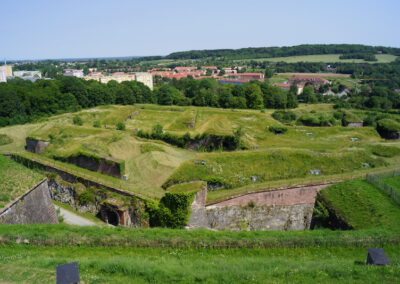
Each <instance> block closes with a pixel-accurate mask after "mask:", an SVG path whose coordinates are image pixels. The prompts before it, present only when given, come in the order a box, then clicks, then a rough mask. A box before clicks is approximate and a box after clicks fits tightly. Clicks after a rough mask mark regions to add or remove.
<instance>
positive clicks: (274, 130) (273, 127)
mask: <svg viewBox="0 0 400 284" xmlns="http://www.w3.org/2000/svg"><path fill="white" fill-rule="evenodd" d="M268 130H269V131H270V132H272V133H275V134H283V133H286V132H287V131H288V128H287V127H286V126H281V125H271V126H270V127H268Z"/></svg>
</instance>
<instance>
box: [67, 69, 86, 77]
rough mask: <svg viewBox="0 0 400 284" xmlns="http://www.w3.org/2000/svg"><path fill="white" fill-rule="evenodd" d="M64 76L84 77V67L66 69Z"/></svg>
mask: <svg viewBox="0 0 400 284" xmlns="http://www.w3.org/2000/svg"><path fill="white" fill-rule="evenodd" d="M64 76H73V77H78V78H83V77H84V75H83V69H64Z"/></svg>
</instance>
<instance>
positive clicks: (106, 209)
mask: <svg viewBox="0 0 400 284" xmlns="http://www.w3.org/2000/svg"><path fill="white" fill-rule="evenodd" d="M97 216H98V217H99V218H100V219H101V220H103V221H104V222H106V223H107V224H110V225H113V226H119V225H120V224H121V222H120V214H119V211H118V210H117V209H115V208H113V207H111V206H106V205H103V206H102V207H101V209H100V212H99V213H98V214H97Z"/></svg>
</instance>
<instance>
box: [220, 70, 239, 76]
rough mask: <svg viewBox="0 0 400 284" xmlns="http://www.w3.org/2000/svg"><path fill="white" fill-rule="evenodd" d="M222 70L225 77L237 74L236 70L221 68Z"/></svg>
mask: <svg viewBox="0 0 400 284" xmlns="http://www.w3.org/2000/svg"><path fill="white" fill-rule="evenodd" d="M222 70H224V72H225V75H229V74H236V73H237V70H236V69H232V68H223V69H222Z"/></svg>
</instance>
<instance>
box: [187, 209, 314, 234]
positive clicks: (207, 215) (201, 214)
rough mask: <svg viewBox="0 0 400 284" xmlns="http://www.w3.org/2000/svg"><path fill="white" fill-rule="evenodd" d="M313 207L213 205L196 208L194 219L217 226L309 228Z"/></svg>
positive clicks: (275, 228)
mask: <svg viewBox="0 0 400 284" xmlns="http://www.w3.org/2000/svg"><path fill="white" fill-rule="evenodd" d="M313 208H314V206H313V205H312V204H299V205H288V206H282V205H281V206H280V205H261V206H255V207H248V206H237V205H236V206H224V207H220V206H213V207H206V208H203V209H201V208H200V209H197V210H194V215H193V219H192V218H191V221H192V222H197V227H204V228H210V229H214V230H229V231H242V230H245V231H265V230H305V229H309V228H310V224H311V218H312V212H313ZM192 224H193V223H192Z"/></svg>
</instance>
